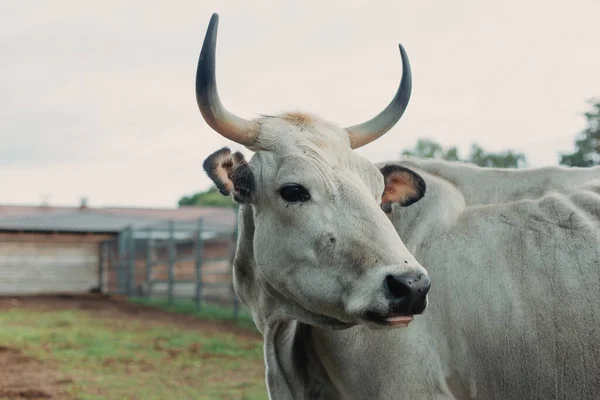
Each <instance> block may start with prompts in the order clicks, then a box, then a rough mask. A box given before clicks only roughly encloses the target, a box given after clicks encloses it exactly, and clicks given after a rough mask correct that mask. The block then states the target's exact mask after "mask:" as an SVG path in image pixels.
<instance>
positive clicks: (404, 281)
mask: <svg viewBox="0 0 600 400" xmlns="http://www.w3.org/2000/svg"><path fill="white" fill-rule="evenodd" d="M430 285H431V282H430V280H429V277H428V276H426V275H419V276H418V277H415V276H409V275H387V276H386V277H385V286H386V287H387V290H388V292H389V294H390V295H391V296H392V298H394V299H401V298H403V297H409V298H411V300H410V301H414V300H416V299H417V298H420V297H424V296H426V295H427V293H428V292H429V288H430Z"/></svg>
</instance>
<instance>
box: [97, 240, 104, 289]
mask: <svg viewBox="0 0 600 400" xmlns="http://www.w3.org/2000/svg"><path fill="white" fill-rule="evenodd" d="M99 258H100V259H99V260H98V261H99V262H98V264H100V267H99V268H98V291H99V292H100V293H102V289H103V288H104V263H105V262H106V241H104V242H100V257H99Z"/></svg>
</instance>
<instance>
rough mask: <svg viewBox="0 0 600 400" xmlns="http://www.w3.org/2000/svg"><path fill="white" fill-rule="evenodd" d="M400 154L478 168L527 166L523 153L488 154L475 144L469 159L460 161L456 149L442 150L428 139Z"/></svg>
mask: <svg viewBox="0 0 600 400" xmlns="http://www.w3.org/2000/svg"><path fill="white" fill-rule="evenodd" d="M402 154H403V155H409V156H415V157H423V158H435V159H441V160H447V161H464V162H470V163H473V164H476V165H479V166H480V167H491V168H522V167H525V166H526V165H527V158H526V157H525V154H523V153H517V152H513V151H512V150H506V151H503V152H501V153H488V152H486V151H485V150H484V149H483V148H482V147H480V146H478V145H476V144H473V145H472V146H471V154H470V155H469V157H467V158H466V159H461V158H460V156H459V152H458V149H457V148H456V147H450V148H449V149H444V148H443V147H442V146H441V145H440V144H439V143H437V142H434V141H433V140H429V139H419V140H418V141H417V144H416V145H415V147H414V149H412V150H404V151H403V152H402Z"/></svg>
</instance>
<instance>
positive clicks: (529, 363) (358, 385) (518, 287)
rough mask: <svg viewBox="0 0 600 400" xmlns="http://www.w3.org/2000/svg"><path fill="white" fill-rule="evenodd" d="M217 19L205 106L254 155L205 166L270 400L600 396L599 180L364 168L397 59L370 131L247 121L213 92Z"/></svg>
mask: <svg viewBox="0 0 600 400" xmlns="http://www.w3.org/2000/svg"><path fill="white" fill-rule="evenodd" d="M217 23H218V17H217V16H216V15H213V18H212V19H211V22H210V24H209V28H208V32H207V35H206V38H205V42H204V45H203V48H202V52H201V54H200V60H199V64H198V74H197V81H196V93H197V100H198V105H199V107H200V111H201V113H202V115H203V117H204V119H205V120H206V122H207V123H208V124H209V125H210V126H211V127H212V128H213V129H214V130H215V131H216V132H218V133H220V134H221V135H223V136H225V137H227V138H229V139H231V140H233V141H235V142H237V143H240V144H243V145H245V146H247V147H248V148H249V149H251V150H253V151H255V154H254V156H253V157H252V159H251V160H250V161H249V162H246V160H245V159H244V157H243V155H242V154H240V153H235V154H232V153H231V152H230V151H229V149H227V148H225V149H221V150H218V151H216V152H215V153H214V154H212V155H211V156H210V157H208V158H207V160H206V161H205V163H204V168H205V170H206V172H207V173H208V175H209V176H210V177H211V178H212V179H213V181H214V182H215V184H216V185H217V187H218V188H219V189H220V190H221V192H222V193H223V194H225V195H230V194H231V195H233V197H234V198H235V199H236V200H237V201H238V202H240V203H241V204H242V206H241V209H240V220H239V222H240V227H239V228H240V235H239V241H238V248H237V253H236V257H235V262H234V279H235V280H234V284H235V288H236V291H237V293H238V294H239V296H240V298H241V299H242V301H243V302H244V303H245V304H246V305H247V306H248V307H249V308H250V309H251V311H252V313H253V317H254V320H255V322H256V324H257V326H258V328H259V329H260V331H261V332H262V334H263V336H264V338H265V362H266V366H267V385H268V391H269V394H270V397H271V398H273V399H319V398H321V399H338V398H339V399H399V398H407V399H452V398H456V399H472V398H481V399H496V398H497V399H530V398H531V399H533V398H536V399H537V398H540V399H550V398H569V399H593V398H598V393H600V368H599V365H598V363H600V361H598V360H600V327H599V326H600V268H599V263H600V168H590V169H565V168H557V167H552V168H542V169H529V170H519V171H514V170H494V169H480V168H476V167H473V166H470V165H461V164H456V163H446V162H437V161H424V160H418V159H409V160H403V161H399V162H395V163H385V164H381V165H379V166H375V165H373V164H372V163H370V162H369V161H367V160H366V159H364V158H362V157H360V156H359V155H357V154H356V153H354V152H353V151H352V150H353V149H355V148H357V147H360V146H363V145H365V144H367V143H369V142H371V141H373V140H375V139H377V138H378V137H380V136H381V135H383V134H384V133H386V132H387V131H388V130H389V129H390V128H391V127H392V126H393V125H394V124H395V123H396V122H397V121H398V120H399V119H400V117H401V115H402V113H403V112H404V110H405V108H406V104H407V103H408V99H409V97H410V91H411V75H410V66H409V63H408V58H407V56H406V53H405V52H404V49H403V48H402V47H401V46H400V52H401V56H402V61H403V78H402V81H401V83H400V86H399V88H398V92H397V93H396V96H395V97H394V99H393V100H392V102H391V103H390V104H389V105H388V107H386V108H385V109H384V110H383V111H382V112H381V113H380V114H379V115H377V116H376V117H374V118H373V119H372V120H370V121H367V122H365V123H362V124H358V125H355V126H352V127H349V128H345V129H343V128H340V127H338V126H337V125H335V124H333V123H330V122H328V121H325V120H322V119H321V118H318V117H316V116H314V115H309V114H303V113H284V114H281V115H276V116H263V117H260V118H258V119H255V120H245V119H243V118H240V117H238V116H235V115H234V114H232V113H230V112H229V111H227V110H226V109H225V108H224V106H223V104H222V103H221V101H220V99H219V96H218V92H217V88H216V82H215V46H216V30H217ZM400 238H402V240H401V239H400ZM431 282H433V283H431ZM430 285H431V293H430V294H429V295H428V292H429V289H430ZM419 314H422V315H419ZM392 327H396V329H392Z"/></svg>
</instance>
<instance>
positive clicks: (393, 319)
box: [367, 313, 413, 327]
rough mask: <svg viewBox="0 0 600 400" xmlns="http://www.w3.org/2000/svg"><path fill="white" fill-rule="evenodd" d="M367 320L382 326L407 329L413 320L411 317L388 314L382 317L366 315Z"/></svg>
mask: <svg viewBox="0 0 600 400" xmlns="http://www.w3.org/2000/svg"><path fill="white" fill-rule="evenodd" d="M367 320H369V321H370V322H374V323H375V324H377V325H382V326H394V327H407V326H408V324H410V323H411V321H412V320H413V315H411V314H388V315H384V316H382V315H378V314H374V313H367Z"/></svg>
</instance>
